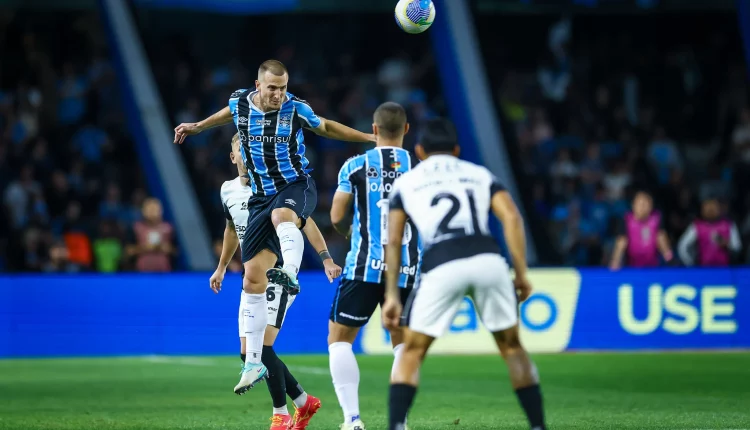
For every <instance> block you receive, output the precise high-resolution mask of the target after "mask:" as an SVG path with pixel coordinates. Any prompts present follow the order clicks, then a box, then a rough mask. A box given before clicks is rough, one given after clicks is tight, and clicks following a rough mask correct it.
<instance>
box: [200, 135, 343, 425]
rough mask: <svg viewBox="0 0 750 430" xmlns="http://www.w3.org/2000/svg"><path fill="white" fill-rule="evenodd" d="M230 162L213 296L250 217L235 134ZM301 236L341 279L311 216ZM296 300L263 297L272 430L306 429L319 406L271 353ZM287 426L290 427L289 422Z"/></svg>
mask: <svg viewBox="0 0 750 430" xmlns="http://www.w3.org/2000/svg"><path fill="white" fill-rule="evenodd" d="M231 159H232V163H233V164H235V165H236V166H237V171H238V173H239V175H238V176H237V177H236V178H235V179H233V180H231V181H227V182H224V184H223V185H222V186H221V202H222V205H223V207H224V214H225V216H226V219H227V223H226V228H225V229H224V241H223V244H222V253H221V257H220V259H219V266H218V268H217V269H216V271H215V272H214V274H213V275H212V276H211V279H210V281H209V282H210V286H211V289H212V290H214V292H216V293H218V292H219V291H220V290H221V286H222V282H223V280H224V275H225V273H226V268H227V265H228V264H229V262H230V261H231V259H232V257H233V256H234V254H235V252H236V251H237V247H238V246H239V244H240V243H241V241H242V238H243V236H244V234H245V226H246V225H247V218H248V213H249V212H248V207H247V205H248V200H249V199H250V197H251V196H252V191H251V188H250V186H249V185H248V178H247V171H246V168H245V165H244V163H242V161H241V160H242V157H241V155H240V154H239V136H238V135H236V134H235V136H234V137H233V138H232V153H231ZM303 231H304V233H305V235H306V236H307V238H308V240H310V243H311V244H312V246H313V247H314V248H315V249H316V250H317V251H319V255H320V256H321V259H322V260H323V265H324V266H325V272H326V275H327V276H328V280H329V281H330V282H333V279H334V278H337V277H338V276H339V275H341V267H339V266H337V265H336V264H335V263H334V262H333V260H332V259H331V258H330V255H329V254H328V251H327V249H326V243H325V239H323V235H322V234H321V233H320V230H319V229H318V226H317V225H316V224H315V221H313V219H312V218H309V219H308V220H307V223H306V224H305V227H304V228H303ZM245 294H246V293H245V292H244V291H241V300H240V310H239V317H238V325H239V336H240V347H241V352H240V356H241V359H242V362H243V363H244V362H245V351H246V338H245V330H244V320H243V318H245V316H244V312H243V311H244V309H243V304H244V303H245V300H244V295H245ZM296 297H297V296H296V295H290V294H289V293H288V292H287V291H285V290H284V289H282V287H281V286H280V285H276V284H268V287H267V289H266V299H267V302H268V319H267V324H268V325H267V326H266V332H265V336H264V339H263V354H262V361H263V363H264V365H265V366H266V367H267V368H268V370H269V373H268V389H269V391H270V394H271V399H272V401H273V406H274V408H273V416H272V417H271V423H272V424H271V430H276V429H287V428H290V429H304V428H306V427H307V424H308V423H309V421H310V418H312V416H313V415H314V414H315V413H316V412H317V410H318V409H319V408H320V400H319V399H318V398H316V397H313V396H311V395H308V394H307V393H305V391H304V390H303V389H302V387H301V386H300V385H299V384H298V383H297V380H296V379H295V378H294V376H292V374H291V373H290V372H289V369H287V367H286V365H285V364H284V362H283V361H281V359H279V358H278V357H277V356H276V352H275V351H274V350H273V344H274V342H275V340H276V337H277V336H278V334H279V330H280V329H281V326H282V324H283V323H284V318H285V317H286V312H287V310H288V309H289V307H291V306H292V303H294V300H295V298H296ZM287 394H288V395H289V397H291V398H292V400H293V401H294V405H295V407H296V408H297V412H296V414H295V416H294V418H292V417H291V415H290V414H289V412H288V409H287V406H286V395H287ZM290 423H291V424H290Z"/></svg>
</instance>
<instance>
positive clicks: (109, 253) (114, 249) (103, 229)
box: [94, 219, 123, 273]
mask: <svg viewBox="0 0 750 430" xmlns="http://www.w3.org/2000/svg"><path fill="white" fill-rule="evenodd" d="M118 230H119V227H118V225H117V223H116V222H115V221H114V220H111V219H109V220H107V219H104V220H102V221H101V222H100V223H99V235H98V237H97V239H96V240H95V241H94V257H95V263H96V271H97V272H100V273H114V272H116V271H117V270H118V269H119V268H120V260H121V259H122V256H123V249H122V240H121V238H120V235H119V232H118Z"/></svg>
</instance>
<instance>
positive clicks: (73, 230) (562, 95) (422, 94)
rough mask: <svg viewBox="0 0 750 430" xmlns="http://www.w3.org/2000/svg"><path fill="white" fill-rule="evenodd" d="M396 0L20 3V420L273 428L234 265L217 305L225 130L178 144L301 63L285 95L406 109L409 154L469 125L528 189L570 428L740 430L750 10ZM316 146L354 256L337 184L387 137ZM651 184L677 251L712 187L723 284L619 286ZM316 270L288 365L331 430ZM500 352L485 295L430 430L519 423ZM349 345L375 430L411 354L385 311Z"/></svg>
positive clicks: (342, 110)
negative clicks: (270, 63) (152, 241)
mask: <svg viewBox="0 0 750 430" xmlns="http://www.w3.org/2000/svg"><path fill="white" fill-rule="evenodd" d="M395 3H396V0H369V1H361V2H360V1H344V0H236V1H229V0H130V1H125V0H122V1H120V0H65V1H58V0H0V199H1V201H0V358H2V360H0V400H1V401H0V428H9V429H11V428H12V429H20V428H23V429H35V428H39V429H42V428H45V429H49V428H59V429H84V428H97V429H102V428H113V429H115V428H116V429H126V428H127V429H130V428H146V427H148V428H266V423H265V421H264V420H265V419H266V416H265V412H267V411H266V409H267V406H268V405H267V403H268V400H267V398H266V396H265V393H264V392H262V391H263V390H264V389H261V390H257V391H258V392H260V394H258V393H253V394H252V397H251V400H250V402H248V401H247V400H246V399H245V398H243V399H240V400H238V399H235V398H232V397H228V395H227V393H228V387H229V386H230V385H231V384H232V383H233V382H234V378H235V373H234V372H235V370H236V369H235V368H234V366H235V365H236V364H237V363H235V362H236V361H237V359H236V358H234V359H230V358H228V356H229V355H232V356H234V355H236V354H235V351H236V349H237V345H236V344H237V342H236V339H235V338H234V334H235V331H234V330H235V327H236V326H235V323H236V319H235V315H236V310H237V299H238V296H239V294H238V291H236V290H235V289H234V287H231V286H229V285H232V284H235V285H236V286H237V290H239V275H238V274H237V272H238V271H239V268H240V265H239V262H238V261H237V262H234V263H233V264H232V265H230V271H231V272H233V273H232V274H231V275H229V278H228V280H227V282H226V285H227V287H226V288H225V291H224V292H223V293H222V294H220V295H218V296H214V295H213V293H211V292H210V290H209V288H208V277H209V276H210V272H211V271H213V270H214V268H215V266H216V262H217V255H218V254H217V253H218V252H220V242H218V241H219V240H220V239H221V237H222V233H223V227H224V219H223V214H222V209H221V203H220V200H219V192H218V191H219V187H220V186H221V184H222V183H223V182H224V181H226V180H228V179H231V178H233V177H234V176H235V175H236V171H235V170H234V166H232V165H231V163H230V162H229V156H228V155H229V154H228V153H229V141H230V138H231V136H232V134H233V128H232V127H231V126H228V127H224V128H220V129H215V130H212V131H210V132H207V133H204V134H201V135H200V136H197V137H191V138H189V139H188V141H187V143H186V144H185V145H182V146H175V145H173V144H172V134H171V132H172V128H173V127H174V126H175V125H176V124H178V123H180V122H186V121H195V120H199V119H201V118H203V117H205V116H207V115H208V114H210V113H212V112H215V111H216V110H218V109H220V108H221V107H223V106H224V105H225V104H226V101H227V98H228V96H229V94H230V93H231V92H232V91H234V90H235V89H237V88H244V87H247V86H249V85H253V81H254V79H255V73H256V69H257V66H258V64H259V63H260V62H262V61H263V60H265V59H268V58H276V59H279V60H281V61H283V62H284V63H285V64H286V65H287V67H288V68H289V70H290V84H289V86H290V88H289V90H290V92H292V93H294V94H295V95H298V96H301V97H302V98H304V99H306V100H307V101H309V102H310V104H311V105H312V106H313V108H314V109H315V111H316V112H317V113H318V114H320V115H322V116H324V117H327V118H332V119H335V120H337V121H340V122H342V123H345V124H347V125H351V126H353V127H355V128H357V129H359V130H362V131H368V130H369V129H370V126H371V122H372V120H371V116H372V112H373V110H374V109H375V107H376V106H377V105H378V104H379V103H381V102H383V101H386V100H395V101H398V102H400V103H402V104H403V105H404V106H405V107H406V109H407V113H408V116H409V121H410V123H411V126H412V130H413V131H412V132H411V133H410V134H409V135H408V136H407V139H406V142H405V147H406V148H407V149H413V147H414V144H415V143H416V142H417V141H418V138H419V130H420V127H421V124H422V123H423V122H424V121H425V120H427V119H429V118H432V117H435V116H447V117H449V118H450V119H451V120H453V122H454V123H455V124H456V125H457V128H458V131H459V137H460V140H461V144H462V146H463V156H464V157H465V158H466V159H469V160H471V161H474V162H478V163H481V164H484V165H486V166H487V167H488V168H490V170H492V171H493V173H495V174H496V175H497V176H498V177H500V178H501V180H502V181H503V182H505V183H506V184H507V185H508V186H509V189H510V190H511V192H512V194H513V195H514V197H515V198H516V200H517V202H518V203H519V206H520V208H521V210H522V212H523V214H524V218H525V221H526V227H527V237H528V239H529V259H530V262H531V263H532V266H533V267H534V269H533V270H532V272H531V277H532V281H533V282H534V286H535V289H536V290H535V294H534V296H532V298H531V299H530V300H529V301H528V302H527V303H525V304H524V305H522V306H521V307H520V309H519V312H520V317H521V318H520V319H521V329H522V336H523V341H524V343H525V344H526V346H527V347H528V348H529V350H530V351H532V353H534V354H535V355H536V356H535V359H536V360H537V362H538V363H539V367H540V373H541V375H542V380H543V381H545V385H544V386H545V387H546V388H545V389H546V390H547V391H545V395H546V399H547V403H548V409H549V416H550V423H551V424H553V425H554V428H576V429H578V428H589V427H590V428H601V427H610V428H639V429H641V428H741V427H747V426H748V423H750V416H748V414H747V411H746V409H747V408H746V404H747V403H746V402H747V399H748V397H747V388H746V387H744V385H747V384H744V385H743V384H742V383H741V381H743V380H750V374H748V369H747V365H746V363H747V362H748V355H747V353H745V352H740V351H744V350H746V349H747V348H749V347H750V317H748V315H750V314H749V313H748V312H747V311H748V309H750V284H749V283H748V279H750V276H749V275H750V270H748V268H747V265H748V263H749V262H750V216H749V215H750V174H748V172H750V153H748V151H750V150H749V149H748V144H750V73H749V70H750V68H749V65H750V1H748V0H736V1H735V0H690V1H688V0H685V1H678V0H473V1H472V0H440V1H435V4H436V8H437V20H436V22H435V23H434V24H433V26H432V28H430V29H429V30H428V31H427V32H426V33H424V34H421V35H408V34H405V33H403V32H402V31H401V30H399V28H398V26H397V25H396V23H395V22H394V20H393V6H394V5H395ZM306 138H307V140H308V141H309V156H310V160H311V163H312V167H313V168H314V171H313V173H312V175H313V176H314V177H315V179H316V181H317V184H318V189H319V196H320V198H319V203H318V207H317V211H316V213H315V214H314V217H315V219H316V221H317V223H318V225H319V226H320V227H321V229H322V231H323V233H324V236H325V238H326V240H327V242H328V245H329V248H330V250H331V253H332V254H333V256H334V258H335V260H336V261H337V262H339V263H340V264H342V263H343V258H344V255H345V254H346V252H347V250H348V243H347V242H346V241H345V240H344V239H343V238H342V237H340V236H338V235H337V234H336V233H335V232H334V230H333V228H332V226H331V224H330V219H329V216H328V210H329V208H330V203H331V199H332V196H333V192H334V190H335V188H336V176H337V173H338V170H339V168H340V166H341V165H342V163H343V162H344V161H345V160H346V159H347V158H348V157H350V156H352V155H354V154H357V153H361V152H362V151H364V150H365V149H367V146H364V145H361V146H360V145H351V144H344V143H341V142H335V141H330V140H326V139H322V138H319V137H317V136H315V135H313V134H312V133H307V134H306ZM637 190H647V191H649V192H650V193H651V194H652V196H653V197H654V203H655V206H656V209H657V210H659V211H660V213H661V214H662V217H663V221H664V224H663V227H664V229H665V231H666V232H667V234H668V236H669V239H670V242H671V245H672V247H673V249H675V252H676V246H677V243H678V241H679V239H680V237H681V236H682V234H683V233H684V231H685V230H686V228H687V227H688V225H689V224H690V223H691V222H692V220H694V219H696V218H697V217H699V216H700V204H701V202H702V201H704V200H705V199H707V198H719V199H720V201H721V204H722V213H723V216H726V217H728V218H729V219H730V220H732V221H733V222H734V223H735V224H736V225H737V227H738V229H739V231H740V233H741V241H742V250H741V251H740V252H738V253H737V254H736V255H734V256H733V260H732V264H731V265H730V266H729V267H723V268H695V267H685V264H683V262H681V261H680V259H679V258H676V259H675V260H674V261H672V262H670V263H668V264H667V263H665V264H664V265H663V267H661V268H656V269H648V270H646V269H630V268H624V269H622V270H619V271H612V270H610V269H608V266H609V263H610V258H611V253H612V248H613V246H614V241H615V238H616V235H617V232H618V225H619V223H620V221H621V220H622V217H623V215H624V213H625V212H627V211H628V210H629V208H630V200H631V199H632V197H633V194H634V193H635V191H637ZM150 197H153V198H156V199H158V200H159V201H160V202H161V204H162V205H163V211H164V216H163V220H162V222H165V223H169V224H170V225H171V226H172V227H173V228H174V235H173V237H172V238H171V240H170V243H171V246H172V247H173V248H174V250H175V252H174V253H170V254H169V260H168V261H169V264H166V265H164V267H163V269H164V270H163V271H164V272H167V273H138V255H137V253H136V252H135V251H134V247H133V244H134V243H135V242H136V241H137V237H136V235H135V234H134V232H133V227H134V225H135V224H136V223H138V222H140V221H142V217H143V215H142V211H141V209H142V205H143V202H144V200H146V199H147V198H150ZM494 227H495V234H496V235H497V237H498V239H499V240H501V237H502V232H501V227H500V226H498V225H495V226H494ZM165 240H169V239H165ZM307 248H308V249H307V250H308V251H311V249H310V247H309V246H308V247H307ZM237 257H239V256H237ZM303 264H304V271H305V273H304V274H303V275H302V278H301V279H302V284H303V287H304V290H305V293H303V295H301V296H300V299H299V300H297V301H296V302H295V305H294V307H293V308H292V309H291V310H290V313H289V317H288V319H287V321H288V322H287V323H286V325H285V327H284V331H283V333H282V335H281V336H280V338H279V343H278V344H277V346H278V351H279V353H280V354H285V355H288V354H298V355H296V356H291V357H290V358H289V361H288V362H289V363H290V367H294V368H295V369H297V371H298V372H300V373H302V374H303V375H304V376H303V377H304V378H305V380H308V381H310V382H308V383H307V384H309V385H308V387H309V389H311V390H314V391H315V392H320V393H322V398H323V400H324V406H325V408H324V413H322V415H323V417H322V418H321V419H320V421H319V422H318V425H319V426H321V425H322V423H326V425H328V426H329V427H330V426H334V425H337V424H338V420H339V410H338V407H337V405H336V401H335V396H334V395H333V391H332V387H331V383H330V376H329V375H328V373H327V359H326V357H325V356H323V355H320V354H325V352H326V343H325V336H326V330H327V329H326V324H327V315H328V308H329V306H330V303H331V298H332V296H333V293H334V286H332V285H330V284H328V283H327V282H325V281H324V277H323V275H322V274H321V272H320V271H319V270H320V269H321V267H320V264H319V259H318V258H317V256H316V255H315V253H314V252H311V255H307V256H306V257H305V260H304V262H303ZM235 294H236V295H235ZM492 348H493V347H492V344H491V342H489V337H488V336H487V334H486V333H485V332H484V330H483V329H482V328H481V324H480V322H479V321H478V318H477V316H476V314H475V312H474V308H473V304H472V303H471V301H470V300H468V299H467V300H466V303H465V305H464V307H462V309H461V311H460V313H459V315H458V316H457V318H456V320H455V322H454V324H453V326H452V327H451V333H450V334H449V336H448V337H446V338H445V339H442V340H441V341H440V342H438V344H436V346H435V352H436V353H437V354H438V355H456V354H459V355H461V357H452V356H447V357H442V356H438V357H435V358H434V361H432V362H429V361H428V365H427V367H426V369H425V372H426V376H425V385H424V390H423V392H424V394H420V399H419V400H418V404H417V408H416V409H415V419H414V420H413V421H410V425H411V423H413V424H414V428H417V429H418V428H447V427H449V426H450V427H454V424H453V423H454V422H459V424H460V425H461V426H465V427H466V428H523V427H522V422H523V421H522V420H521V416H520V414H518V411H517V408H516V405H515V403H514V402H515V399H513V398H512V396H510V395H508V393H506V391H507V390H505V385H504V384H505V382H504V381H505V376H504V374H505V370H504V368H503V367H502V366H501V365H500V363H499V361H497V360H496V359H495V357H492V356H486V354H489V353H492V352H493V349H492ZM355 350H356V351H357V352H359V353H361V354H362V355H361V356H360V360H361V361H360V365H361V367H362V368H363V369H366V370H363V376H362V380H363V383H362V388H361V391H362V393H361V395H362V405H363V410H367V414H368V417H369V418H368V419H366V421H367V422H368V425H371V426H372V428H377V427H376V426H377V425H382V423H383V422H384V413H385V410H384V405H385V393H386V391H385V386H386V384H387V369H388V368H390V359H391V358H390V355H388V354H390V349H389V347H388V339H387V338H386V337H385V335H384V332H383V330H382V329H381V328H380V327H379V321H378V318H377V317H376V318H375V319H374V322H373V323H370V324H369V325H368V326H367V329H366V330H364V333H363V335H362V336H361V337H360V338H359V339H358V340H357V342H356V344H355ZM685 350H691V351H699V352H697V353H689V352H684V351H685ZM564 351H566V352H569V353H568V354H558V353H561V352H564ZM590 351H594V352H596V353H594V354H588V352H590ZM584 352H586V353H584ZM636 352H637V353H642V354H635V353H636ZM548 353H549V355H547V354H548ZM53 357H56V358H55V359H52V358H53ZM61 357H68V358H65V359H57V358H61ZM69 357H76V358H69ZM97 357H99V358H97ZM101 357H106V358H101ZM123 357H126V358H123ZM43 358H44V359H43ZM456 368H461V369H464V371H462V372H461V375H460V376H458V375H456V376H451V377H448V376H445V375H446V374H451V373H455V370H454V369H456ZM488 380H493V381H494V380H497V381H498V382H497V383H496V384H493V386H492V387H487V383H486V381H488ZM50 381H54V383H50ZM547 381H548V382H547ZM115 386H116V387H119V388H117V389H113V388H112V387H115ZM743 387H744V388H743ZM487 390H490V391H491V392H492V394H491V395H487V394H484V393H485V392H486V391H487ZM311 392H312V391H311ZM123 405H128V406H127V407H124V406H123ZM743 406H744V407H743ZM316 419H317V418H316ZM311 428H313V426H312V425H311ZM315 428H322V427H315Z"/></svg>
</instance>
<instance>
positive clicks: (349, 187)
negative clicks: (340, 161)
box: [336, 156, 363, 194]
mask: <svg viewBox="0 0 750 430" xmlns="http://www.w3.org/2000/svg"><path fill="white" fill-rule="evenodd" d="M362 167H363V166H362V156H356V157H352V158H350V159H348V160H346V163H344V165H343V166H341V170H339V178H338V187H337V188H336V191H341V192H342V193H349V194H353V193H354V187H355V185H356V184H354V181H353V178H352V177H353V176H354V173H355V172H356V171H358V170H359V169H361V168H362Z"/></svg>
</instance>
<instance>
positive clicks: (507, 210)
mask: <svg viewBox="0 0 750 430" xmlns="http://www.w3.org/2000/svg"><path fill="white" fill-rule="evenodd" d="M416 152H417V156H418V157H419V158H420V159H421V160H423V161H422V162H421V163H420V164H418V165H417V166H416V167H415V168H413V169H412V170H410V171H408V172H406V173H404V174H403V175H402V176H401V177H400V178H398V179H396V181H395V182H394V184H393V190H392V191H391V194H390V204H389V208H390V215H389V217H388V236H389V239H388V245H387V249H386V252H385V256H386V267H387V268H386V298H385V303H384V304H383V308H382V311H383V321H384V322H385V326H386V328H389V329H390V328H395V327H398V326H399V324H400V322H401V317H402V310H403V308H402V305H401V298H400V294H399V288H398V280H399V272H398V267H399V264H398V263H399V262H400V261H401V238H402V237H403V234H404V226H405V225H406V221H407V219H411V220H412V222H413V223H414V225H416V227H417V230H418V232H419V236H420V238H421V239H422V243H423V244H424V252H423V254H422V274H421V277H420V280H419V285H418V286H417V287H416V288H415V289H414V291H413V292H412V295H411V296H410V297H409V304H407V306H406V309H407V310H406V325H407V327H408V328H407V330H406V333H405V336H404V338H405V339H404V349H403V352H402V356H401V360H400V361H399V362H398V364H397V365H396V366H395V367H396V368H395V369H394V371H393V374H392V377H391V390H390V400H389V408H390V418H389V427H388V428H389V429H390V430H403V429H404V426H405V420H406V415H407V413H408V410H409V408H410V407H411V404H412V403H413V401H414V397H415V396H416V392H417V385H418V383H419V368H420V366H421V364H422V361H423V360H424V357H425V355H426V354H427V350H428V349H429V347H430V345H431V344H432V342H433V341H434V340H435V339H436V338H438V337H440V336H442V335H443V333H445V331H446V330H447V329H448V328H449V327H450V325H451V322H452V321H453V318H454V317H455V315H456V311H457V310H458V307H459V306H460V305H461V303H462V302H463V299H464V296H467V295H468V296H470V297H471V298H473V300H474V304H475V306H476V309H477V312H478V313H479V316H480V317H481V320H482V323H483V324H484V326H485V327H487V329H488V330H489V331H490V332H492V334H493V336H494V337H495V341H496V343H497V346H498V348H499V349H500V354H501V355H502V356H503V358H504V359H505V362H506V364H507V365H508V370H509V374H510V379H511V385H512V386H513V388H514V389H515V391H516V395H517V396H518V399H519V401H520V403H521V406H523V409H524V411H525V412H526V416H527V418H528V419H529V423H530V424H531V428H532V429H533V430H544V429H545V424H544V412H543V407H542V395H541V391H540V389H539V377H538V375H537V371H536V367H535V366H534V363H533V362H532V361H531V359H530V358H529V356H528V354H527V353H526V350H525V349H524V348H523V346H522V345H521V342H520V340H519V336H518V311H517V309H518V308H517V307H518V301H523V300H526V298H528V296H529V294H530V293H531V285H530V284H529V281H528V279H527V278H526V270H527V268H526V243H525V238H524V230H523V220H522V219H521V216H520V214H519V212H518V209H517V208H516V205H515V203H514V202H513V199H512V198H511V196H510V194H509V193H508V192H507V191H506V190H505V187H503V186H502V184H500V183H499V182H498V181H497V179H495V177H494V176H493V175H492V174H491V173H490V172H489V171H488V170H487V169H486V168H484V167H482V166H478V165H476V164H473V163H469V162H467V161H462V160H460V159H458V153H459V147H458V140H457V138H456V133H455V130H454V129H453V125H452V124H451V123H450V122H449V121H447V120H444V119H434V120H430V121H428V122H427V124H426V127H425V130H424V134H423V136H422V138H421V140H420V144H419V145H418V146H417V148H416ZM490 211H492V213H493V214H494V215H495V216H496V217H497V218H498V219H499V220H500V221H501V222H502V223H503V231H504V232H505V239H506V242H507V244H508V249H509V251H510V254H511V256H512V257H513V265H514V269H515V272H516V273H515V279H514V280H511V277H510V271H509V269H508V263H507V262H506V261H505V258H503V257H502V255H501V254H500V247H499V246H498V244H497V242H496V241H495V239H494V238H493V237H492V235H491V233H490V229H489V223H488V222H489V214H490ZM459 372H460V370H459Z"/></svg>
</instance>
